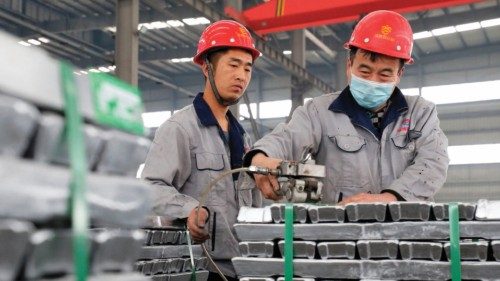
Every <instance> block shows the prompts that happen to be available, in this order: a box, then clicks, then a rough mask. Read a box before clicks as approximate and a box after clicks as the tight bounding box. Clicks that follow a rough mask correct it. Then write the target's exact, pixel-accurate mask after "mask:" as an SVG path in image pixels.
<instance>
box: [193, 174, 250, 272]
mask: <svg viewBox="0 0 500 281" xmlns="http://www.w3.org/2000/svg"><path fill="white" fill-rule="evenodd" d="M248 171H251V169H249V168H246V167H245V168H237V169H232V170H228V171H224V172H222V173H221V174H220V175H218V176H217V177H216V178H215V179H214V180H213V181H211V182H210V183H209V184H208V185H207V187H205V189H204V190H203V191H202V192H201V196H200V200H199V202H200V203H199V204H198V207H197V210H200V208H201V207H202V206H204V205H205V201H206V200H207V196H208V193H209V192H210V191H211V190H212V189H213V188H214V186H215V185H216V184H217V182H219V181H220V180H221V179H223V178H224V177H226V176H228V175H232V174H234V173H239V172H248ZM198 215H199V212H198V211H197V212H196V223H197V224H198ZM201 248H202V249H203V252H204V253H205V255H206V256H207V259H208V261H209V262H210V263H211V264H212V265H213V267H214V268H215V270H216V271H217V274H219V276H220V277H221V278H222V280H224V281H228V280H227V278H226V276H224V274H223V273H222V271H221V270H220V268H219V267H218V266H217V264H215V261H214V260H213V259H212V256H211V255H210V254H209V253H208V250H207V247H206V246H205V243H202V244H201Z"/></svg>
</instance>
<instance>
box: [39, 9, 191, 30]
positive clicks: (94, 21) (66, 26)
mask: <svg viewBox="0 0 500 281" xmlns="http://www.w3.org/2000/svg"><path fill="white" fill-rule="evenodd" d="M169 12H171V13H172V14H173V15H175V16H173V17H169V18H166V17H165V14H164V13H161V12H159V11H157V10H150V11H140V12H139V22H140V23H146V22H154V21H166V20H182V19H183V18H189V17H193V14H192V13H188V12H187V11H186V9H180V8H171V9H169ZM115 17H116V15H115V14H111V15H99V16H94V15H87V17H85V18H81V17H77V18H64V19H59V20H50V21H44V22H41V23H40V27H42V28H43V29H45V30H47V31H51V32H56V33H57V32H67V31H86V30H96V29H103V28H106V27H109V26H115Z"/></svg>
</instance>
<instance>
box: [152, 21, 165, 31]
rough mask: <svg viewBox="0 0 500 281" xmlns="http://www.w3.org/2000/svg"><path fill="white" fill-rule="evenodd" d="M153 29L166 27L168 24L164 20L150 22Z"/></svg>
mask: <svg viewBox="0 0 500 281" xmlns="http://www.w3.org/2000/svg"><path fill="white" fill-rule="evenodd" d="M151 27H152V28H153V29H160V28H167V27H169V25H168V24H167V23H166V22H164V21H155V22H152V23H151Z"/></svg>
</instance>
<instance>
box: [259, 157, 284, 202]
mask: <svg viewBox="0 0 500 281" xmlns="http://www.w3.org/2000/svg"><path fill="white" fill-rule="evenodd" d="M281 161H282V160H280V159H276V158H270V157H267V156H266V155H265V154H263V153H257V154H256V155H255V156H254V157H253V158H252V165H253V166H259V167H264V168H269V169H276V168H277V167H278V166H279V164H280V163H281ZM254 178H255V184H256V185H257V188H259V189H260V192H262V194H263V195H264V197H265V198H266V199H271V200H274V201H277V200H279V199H281V196H279V195H278V194H277V192H278V191H279V188H280V186H279V184H278V180H277V179H276V177H275V176H272V175H257V174H255V175H254Z"/></svg>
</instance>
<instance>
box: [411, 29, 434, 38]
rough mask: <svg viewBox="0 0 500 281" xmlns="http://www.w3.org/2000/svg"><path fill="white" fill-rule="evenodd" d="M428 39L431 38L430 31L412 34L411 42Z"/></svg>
mask: <svg viewBox="0 0 500 281" xmlns="http://www.w3.org/2000/svg"><path fill="white" fill-rule="evenodd" d="M429 37H432V33H431V32H430V31H422V32H417V33H413V40H417V39H424V38H429Z"/></svg>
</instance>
